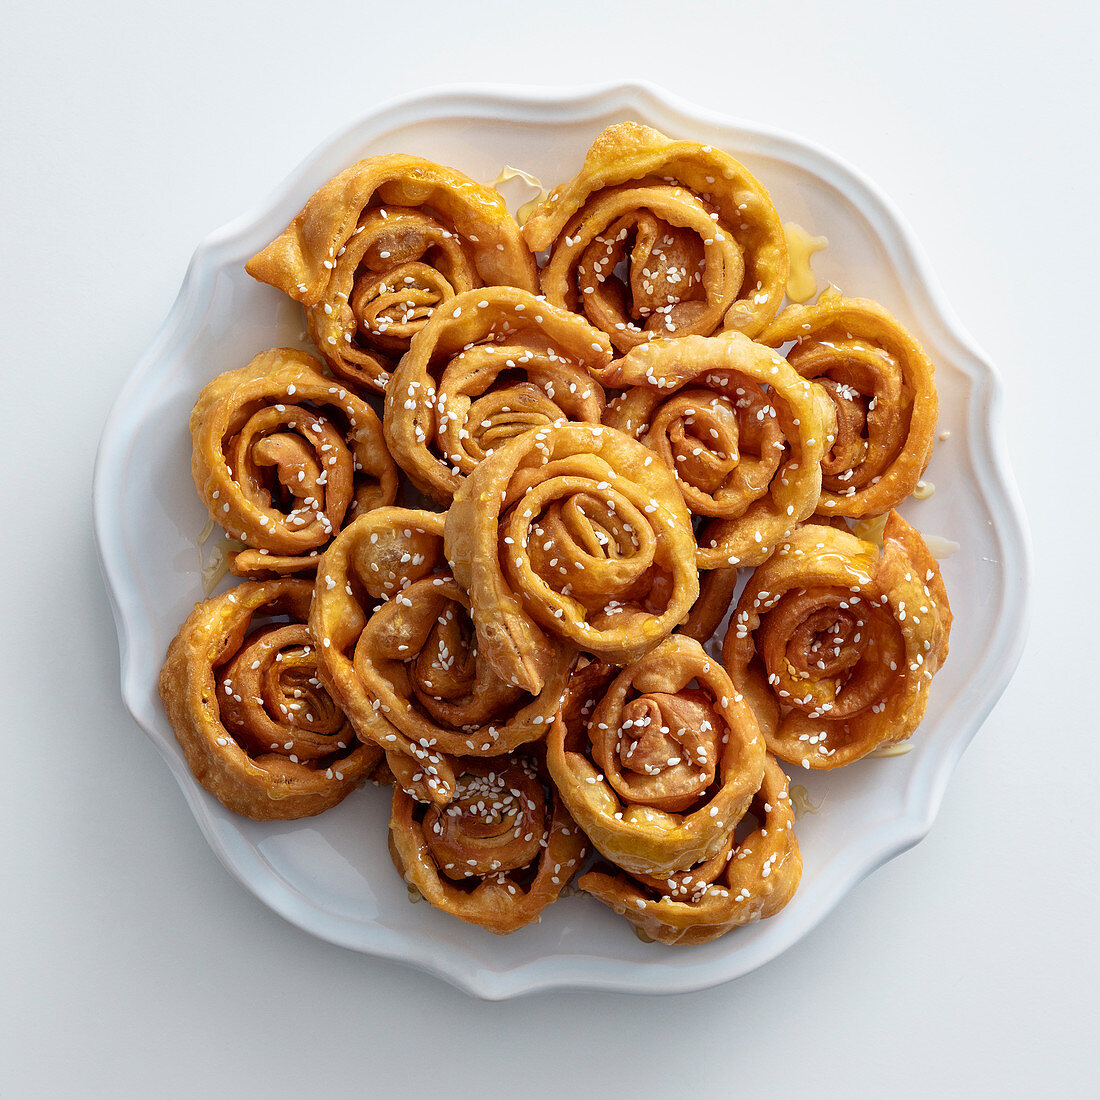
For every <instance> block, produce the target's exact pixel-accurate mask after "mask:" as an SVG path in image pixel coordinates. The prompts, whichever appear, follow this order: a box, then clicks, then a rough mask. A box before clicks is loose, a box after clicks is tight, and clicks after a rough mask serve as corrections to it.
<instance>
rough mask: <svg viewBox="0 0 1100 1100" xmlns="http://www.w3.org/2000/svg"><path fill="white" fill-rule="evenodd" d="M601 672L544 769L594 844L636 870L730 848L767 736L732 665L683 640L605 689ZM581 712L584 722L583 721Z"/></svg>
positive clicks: (592, 671)
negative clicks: (737, 684) (732, 679)
mask: <svg viewBox="0 0 1100 1100" xmlns="http://www.w3.org/2000/svg"><path fill="white" fill-rule="evenodd" d="M599 668H600V666H598V665H597V666H594V667H588V666H586V668H584V669H582V670H581V673H580V675H579V678H578V680H577V683H575V684H574V685H573V688H572V690H573V691H574V692H580V693H581V694H582V695H585V694H587V700H586V701H587V702H589V703H590V704H591V705H590V706H589V708H588V712H587V715H586V711H585V708H584V706H583V705H582V707H581V709H580V711H579V714H578V712H577V711H576V709H575V707H574V706H568V705H567V706H566V707H564V708H563V712H562V715H561V717H559V718H558V720H557V721H556V722H555V723H554V726H553V728H552V729H551V731H550V735H549V737H548V738H547V753H546V762H547V767H548V768H549V769H550V773H551V775H552V776H553V777H554V783H555V785H556V786H557V789H558V791H559V792H560V793H561V796H562V798H563V799H564V801H565V804H566V806H567V807H568V808H569V812H570V813H571V814H572V815H573V817H574V819H575V820H576V821H577V823H578V824H579V825H580V827H581V828H582V829H583V830H584V831H585V833H587V835H588V837H589V839H590V840H591V841H592V843H593V845H594V846H595V847H596V848H597V849H598V850H599V851H600V853H601V854H603V855H604V856H606V857H607V858H608V859H610V860H611V861H612V862H614V863H616V864H617V865H618V866H619V867H622V868H623V869H624V870H627V871H630V872H631V873H635V874H637V873H640V874H647V875H666V874H669V873H671V872H673V871H682V870H686V869H687V868H689V867H692V866H694V865H695V864H697V863H703V862H706V861H707V860H709V859H712V858H713V857H715V856H716V855H717V854H718V853H719V852H720V851H722V850H723V845H725V844H726V841H727V838H728V837H729V835H730V833H731V832H732V831H733V829H734V827H735V826H736V824H737V822H738V821H740V820H741V818H742V816H743V815H744V813H745V811H746V810H747V809H748V806H749V803H750V801H751V800H752V796H753V794H754V793H755V792H756V791H757V790H758V789H759V787H760V783H761V779H762V777H763V773H764V758H765V749H764V739H763V737H762V736H761V735H760V730H759V727H758V725H757V722H756V719H755V717H754V716H753V712H752V710H751V709H750V708H749V706H748V704H747V703H746V702H745V701H744V699H743V698H742V696H741V695H740V694H739V693H738V692H737V691H736V690H735V689H734V686H733V684H732V683H731V682H730V678H729V677H728V676H727V675H726V673H725V671H724V670H723V669H722V666H721V665H720V664H719V663H718V662H717V661H715V660H712V659H711V658H710V657H708V656H707V654H706V652H705V651H704V649H703V647H702V646H701V645H699V643H698V642H696V641H694V640H693V639H691V638H686V637H683V636H682V635H673V636H672V637H671V638H667V639H666V640H665V641H663V642H662V643H661V644H660V645H659V646H657V648H656V649H654V650H653V651H652V652H650V653H648V654H646V656H644V657H642V658H641V659H640V660H638V661H637V662H635V663H634V664H631V665H628V666H627V667H626V668H625V669H623V670H622V671H621V672H618V674H617V675H615V676H614V679H612V680H611V681H610V683H609V684H607V686H606V687H603V686H602V684H601V682H600V672H599ZM574 715H577V716H576V717H574Z"/></svg>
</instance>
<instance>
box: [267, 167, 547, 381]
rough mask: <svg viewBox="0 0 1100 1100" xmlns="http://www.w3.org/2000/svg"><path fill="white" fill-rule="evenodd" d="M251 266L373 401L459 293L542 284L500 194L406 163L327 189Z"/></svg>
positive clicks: (341, 372) (357, 171)
mask: <svg viewBox="0 0 1100 1100" xmlns="http://www.w3.org/2000/svg"><path fill="white" fill-rule="evenodd" d="M246 267H247V270H248V273H249V274H250V275H252V276H253V278H256V279H259V280H260V281H261V282H264V283H270V284H271V285H272V286H274V287H277V288H278V289H279V290H282V291H284V292H285V293H287V294H289V295H290V296H291V297H292V298H294V299H296V300H297V301H299V302H301V303H302V305H303V306H305V310H306V322H307V324H308V326H309V333H310V336H311V337H312V338H313V342H314V343H315V344H316V345H317V346H318V347H319V348H320V349H321V353H322V354H323V355H324V357H325V359H326V360H327V362H328V364H329V366H330V367H332V370H333V372H334V373H335V374H336V375H337V376H339V377H340V378H342V379H344V380H345V381H347V382H349V383H351V384H353V385H356V386H361V387H363V388H365V389H368V390H373V391H374V392H376V393H382V392H383V391H384V390H385V388H386V383H387V382H388V381H389V377H390V373H391V371H392V370H393V367H394V365H395V364H396V363H397V361H398V359H400V358H401V356H402V355H403V354H404V353H405V352H406V351H407V350H408V348H409V341H410V339H411V338H412V336H413V335H414V334H415V333H416V332H418V331H419V330H420V328H421V327H422V326H423V324H424V322H425V321H426V320H427V319H428V318H429V317H430V316H431V315H432V313H433V312H434V310H435V309H437V308H438V307H439V306H441V305H443V304H445V303H446V302H449V301H450V299H451V298H453V297H454V296H455V295H456V294H461V293H462V292H463V291H464V290H471V289H473V288H475V287H480V286H499V285H507V286H520V287H523V288H524V289H526V290H531V291H535V290H537V284H538V279H537V274H536V270H535V263H534V259H533V257H532V256H531V254H530V252H529V251H528V249H527V247H526V245H525V244H524V243H523V241H522V239H521V238H520V235H519V226H517V225H516V223H515V221H514V220H513V218H512V216H511V214H509V213H508V208H507V207H506V206H505V204H504V200H503V199H502V198H501V196H500V194H499V192H497V191H495V190H493V189H492V188H490V187H485V186H483V185H482V184H480V183H477V182H475V181H474V180H472V179H470V177H469V176H466V175H463V173H461V172H459V171H457V170H456V169H454V168H446V167H444V166H443V165H441V164H434V163H433V162H432V161H430V160H424V159H423V158H422V157H413V156H406V155H404V154H399V153H394V154H391V155H387V156H380V157H368V158H367V159H366V160H361V161H359V162H358V163H357V164H353V165H352V166H351V167H350V168H348V169H347V170H346V171H344V172H341V173H340V174H339V175H338V176H335V177H334V178H333V179H331V180H329V181H328V183H326V184H325V185H324V186H323V187H322V188H321V189H320V190H319V191H317V192H316V194H314V195H313V196H312V198H310V200H309V201H308V202H307V203H306V205H305V206H304V207H303V208H302V210H301V212H300V213H299V214H298V215H297V216H296V217H295V218H294V220H293V221H292V222H291V223H290V225H289V226H288V227H287V229H286V231H285V232H284V233H283V234H282V235H281V236H280V237H278V238H276V239H275V240H274V241H272V242H271V244H269V245H268V246H267V247H266V248H265V249H264V250H263V251H262V252H259V253H257V254H256V255H255V256H253V257H252V259H251V260H249V261H248V264H247V265H246Z"/></svg>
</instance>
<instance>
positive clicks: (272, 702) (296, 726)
mask: <svg viewBox="0 0 1100 1100" xmlns="http://www.w3.org/2000/svg"><path fill="white" fill-rule="evenodd" d="M311 594H312V585H311V584H310V583H309V582H308V581H303V580H292V579H284V580H272V581H246V582H245V583H244V584H241V585H238V586H237V587H236V588H233V589H230V590H229V591H228V592H225V593H223V594H222V595H220V596H215V597H214V598H213V599H209V600H205V601H203V602H202V603H199V604H196V605H195V609H194V611H192V612H191V614H190V615H189V616H188V617H187V621H186V622H185V623H184V624H183V626H182V627H180V631H179V633H178V634H177V635H176V637H175V639H174V640H173V641H172V644H171V645H170V646H169V647H168V655H167V658H166V660H165V662H164V667H163V668H162V669H161V673H160V697H161V699H162V700H163V701H164V708H165V710H166V711H167V712H168V719H169V721H170V722H171V723H172V728H173V730H174V731H175V734H176V738H177V740H178V741H179V743H180V746H181V747H182V748H183V752H184V755H185V756H186V757H187V763H188V765H189V766H190V768H191V771H192V772H193V773H194V776H195V778H196V779H197V780H198V781H199V782H200V783H201V784H202V785H203V786H204V787H205V788H206V789H207V790H208V791H209V792H210V793H211V794H212V795H214V796H215V797H216V798H217V799H218V800H219V801H220V802H222V803H223V804H224V805H225V806H227V807H228V808H229V809H231V810H233V811H235V812H236V813H239V814H244V815H245V816H246V817H251V818H253V819H255V820H256V821H274V820H289V819H293V818H299V817H309V816H312V815H314V814H319V813H321V812H322V811H324V810H327V809H329V808H330V807H332V806H335V805H336V804H337V803H338V802H340V801H341V800H342V799H343V798H344V797H345V796H346V795H347V794H349V793H350V792H351V791H352V790H354V788H355V787H356V786H357V785H358V784H359V783H361V782H362V781H363V780H364V779H365V778H367V777H368V776H370V775H371V774H372V773H373V772H374V771H375V769H376V767H377V765H378V764H379V761H380V760H381V758H382V753H381V750H380V749H378V748H376V747H375V746H374V745H362V744H360V743H359V742H358V741H357V740H356V738H355V734H354V732H353V731H352V729H351V727H350V726H349V725H348V721H347V718H346V717H345V715H344V714H343V712H342V711H341V710H340V708H339V707H338V706H337V705H336V703H335V702H334V701H333V699H332V698H331V696H330V695H329V694H328V692H326V691H325V689H324V688H323V687H322V686H321V684H320V681H319V680H318V678H317V652H316V649H315V647H314V645H313V639H312V638H311V637H310V635H309V631H308V629H307V627H306V616H307V615H308V613H309V601H310V597H311Z"/></svg>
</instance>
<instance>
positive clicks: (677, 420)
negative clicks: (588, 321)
mask: <svg viewBox="0 0 1100 1100" xmlns="http://www.w3.org/2000/svg"><path fill="white" fill-rule="evenodd" d="M607 382H608V385H611V386H616V387H624V386H629V387H630V388H629V389H627V391H626V392H625V393H624V394H622V395H621V396H619V397H618V398H617V399H616V400H615V401H614V403H613V404H612V405H611V406H610V407H609V408H608V410H607V414H606V416H605V417H604V420H605V423H607V424H609V425H611V426H612V427H614V428H618V429H619V430H620V431H623V432H626V433H627V434H628V435H631V436H633V437H634V438H636V439H638V440H640V441H641V442H642V443H644V444H645V445H646V446H647V447H649V448H650V449H651V450H653V451H656V452H657V454H659V455H660V456H661V458H662V459H664V461H665V463H666V464H667V466H668V468H669V469H670V470H672V471H673V472H674V473H675V474H676V482H677V485H678V486H679V488H680V492H681V493H682V494H683V497H684V501H685V503H686V504H687V506H688V508H689V509H690V510H691V512H692V514H693V515H695V516H699V517H701V518H703V519H705V520H706V522H705V523H704V525H703V526H702V528H701V529H700V531H699V534H698V543H699V548H698V551H697V554H696V557H697V560H698V562H699V566H700V568H702V569H719V568H723V567H725V566H729V565H757V564H759V563H760V562H762V561H763V560H764V559H765V558H766V557H767V556H768V554H769V553H771V551H772V550H773V549H774V548H775V546H776V545H777V544H778V543H779V542H780V541H781V540H782V539H783V537H784V536H785V535H786V534H787V533H788V532H789V531H792V530H794V528H795V527H796V526H797V525H798V524H799V523H801V522H802V521H803V520H805V519H807V518H808V517H809V516H811V515H813V513H814V510H815V508H816V507H817V503H818V500H819V498H820V495H821V460H822V458H823V457H824V455H825V454H826V453H827V451H828V448H829V445H830V444H831V443H832V441H833V435H834V432H835V430H836V420H835V416H834V414H833V409H832V405H831V402H830V401H829V399H828V397H827V396H826V394H825V392H824V390H822V389H821V388H820V387H819V386H816V385H814V384H813V383H812V382H807V381H806V379H804V378H802V377H800V376H799V375H798V373H797V372H796V371H795V370H793V369H792V368H791V367H790V366H788V365H787V363H786V362H785V361H784V360H783V359H782V358H781V357H780V356H779V355H777V354H776V353H775V352H774V351H772V350H770V349H769V348H766V347H764V346H763V345H762V344H756V343H754V342H753V341H752V340H750V339H749V338H748V337H747V336H742V335H741V333H739V332H727V333H723V334H722V335H720V336H710V337H707V336H685V337H681V338H680V339H677V340H655V341H654V342H653V343H652V344H647V345H645V346H643V347H638V348H634V349H633V350H632V351H630V352H628V353H627V354H626V355H625V356H623V358H621V359H618V360H616V361H615V362H614V363H613V364H612V365H611V367H610V369H609V370H608V372H607Z"/></svg>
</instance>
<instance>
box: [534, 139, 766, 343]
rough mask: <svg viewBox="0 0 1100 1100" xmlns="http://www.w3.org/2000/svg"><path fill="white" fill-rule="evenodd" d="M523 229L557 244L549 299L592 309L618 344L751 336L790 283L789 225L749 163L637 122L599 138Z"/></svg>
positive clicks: (545, 284)
mask: <svg viewBox="0 0 1100 1100" xmlns="http://www.w3.org/2000/svg"><path fill="white" fill-rule="evenodd" d="M523 236H524V238H525V239H526V241H527V243H528V244H529V245H530V246H531V249H532V251H535V252H543V251H547V250H548V251H549V253H550V255H549V258H548V260H547V262H546V266H545V267H544V268H543V270H542V289H543V292H544V293H545V294H546V297H547V298H548V299H549V300H550V301H551V302H553V303H554V304H555V305H560V306H564V307H565V308H566V309H571V310H573V311H574V312H576V313H583V314H584V315H585V316H587V317H588V319H589V320H590V321H591V322H592V324H594V325H595V326H596V327H597V328H600V329H603V331H604V332H606V333H607V334H608V336H610V337H611V342H612V343H613V344H614V345H615V347H616V348H618V349H619V350H620V351H626V350H628V349H629V348H632V347H636V346H638V345H639V344H643V343H645V342H646V341H648V340H650V339H652V338H654V337H657V336H687V335H691V334H696V335H701V336H709V335H711V333H714V332H719V331H721V330H722V329H723V328H727V329H736V330H737V331H739V332H744V333H746V334H748V335H749V336H753V335H755V334H756V333H757V332H759V331H760V330H761V329H762V328H763V327H764V326H765V325H766V324H767V323H768V322H769V321H770V320H771V319H772V317H774V316H775V314H776V312H777V310H778V309H779V306H780V303H781V302H782V301H783V294H784V290H785V287H786V283H787V267H788V260H787V239H786V236H785V235H784V233H783V225H782V223H781V221H780V220H779V215H778V214H777V213H776V210H775V207H774V206H773V205H772V202H771V199H770V198H769V196H768V193H767V191H766V190H765V189H764V188H763V186H761V184H760V183H759V182H758V181H757V180H756V179H755V178H753V176H752V175H751V174H750V173H749V171H748V170H747V169H746V168H745V167H744V165H742V164H739V163H738V162H737V161H735V160H734V159H733V158H732V157H731V156H729V155H728V154H726V153H723V152H721V151H720V150H717V149H713V148H711V146H709V145H699V144H697V143H696V142H693V141H673V140H671V139H670V138H667V137H665V135H664V134H662V133H659V132H658V131H657V130H652V129H650V128H649V127H648V126H640V125H638V124H637V123H636V122H621V123H618V124H617V125H614V126H609V127H608V128H607V129H606V130H604V131H603V132H602V133H601V134H599V135H598V136H597V138H596V139H595V141H593V143H592V147H591V148H590V149H589V150H588V153H587V155H586V156H585V159H584V165H583V166H582V167H581V170H580V172H579V173H578V174H577V175H576V176H574V177H573V179H571V180H570V181H569V182H568V183H565V184H562V185H561V186H559V187H556V188H555V189H554V190H553V191H552V192H551V194H550V196H549V198H547V200H546V201H545V202H543V203H542V204H541V205H539V206H538V208H537V209H536V210H535V212H534V213H533V214H532V215H531V216H530V218H529V219H528V220H527V222H526V224H525V225H524V227H523ZM624 263H625V264H626V269H625V273H623V274H620V272H622V271H623V269H622V268H621V267H620V265H621V264H624Z"/></svg>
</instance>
